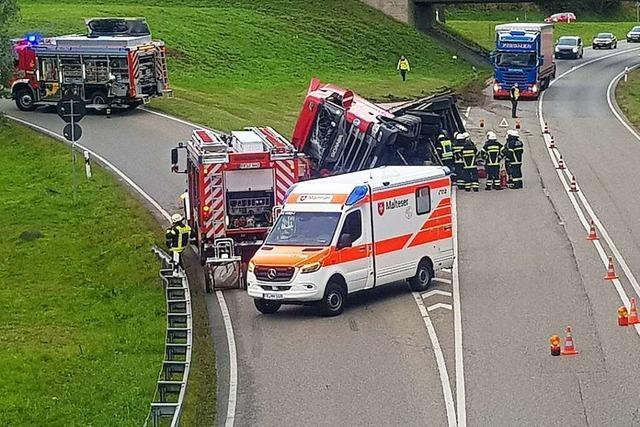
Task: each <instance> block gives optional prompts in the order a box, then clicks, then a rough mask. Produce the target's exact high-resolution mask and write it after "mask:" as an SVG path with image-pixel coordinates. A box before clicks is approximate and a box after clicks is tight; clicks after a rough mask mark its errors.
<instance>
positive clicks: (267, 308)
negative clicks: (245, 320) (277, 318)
mask: <svg viewBox="0 0 640 427" xmlns="http://www.w3.org/2000/svg"><path fill="white" fill-rule="evenodd" d="M253 303H254V304H255V306H256V308H257V309H258V311H259V312H260V313H263V314H273V313H275V312H276V311H278V310H280V307H282V303H280V302H278V301H269V300H266V299H254V300H253Z"/></svg>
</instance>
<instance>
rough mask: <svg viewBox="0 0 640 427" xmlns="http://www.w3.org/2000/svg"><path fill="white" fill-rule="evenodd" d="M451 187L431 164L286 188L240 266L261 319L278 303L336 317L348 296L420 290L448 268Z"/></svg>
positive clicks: (443, 171)
mask: <svg viewBox="0 0 640 427" xmlns="http://www.w3.org/2000/svg"><path fill="white" fill-rule="evenodd" d="M451 218H452V217H451V180H450V177H449V174H448V169H446V168H442V167H438V166H385V167H380V168H376V169H371V170H366V171H360V172H354V173H349V174H344V175H337V176H332V177H328V178H320V179H315V180H311V181H304V182H300V183H298V184H295V185H294V186H293V187H291V188H290V189H289V194H288V195H287V196H286V197H285V204H284V206H283V208H282V212H281V214H280V216H279V217H278V220H277V221H276V223H275V225H274V226H273V228H272V229H271V231H270V233H269V235H268V237H267V239H266V240H265V243H264V244H263V246H262V247H261V248H260V249H259V250H258V252H257V253H256V254H255V255H254V257H253V258H252V259H251V261H250V262H249V266H248V272H247V285H248V286H247V290H248V293H249V296H251V297H252V298H254V302H255V305H256V308H257V309H258V310H259V311H260V312H262V313H274V312H276V311H277V310H278V309H279V308H280V306H281V305H282V304H305V305H307V304H309V305H310V304H318V305H319V306H320V308H321V309H322V312H323V314H325V315H327V316H335V315H338V314H340V313H341V312H342V310H343V307H344V303H345V300H346V298H347V294H351V293H353V292H358V291H361V290H365V289H371V288H373V287H375V286H380V285H384V284H386V283H391V282H396V281H399V280H405V279H407V280H408V281H409V284H410V286H411V288H412V289H413V290H416V291H422V290H425V289H426V288H427V287H428V286H429V283H430V282H431V278H432V277H433V276H434V273H435V271H437V270H439V269H442V268H450V267H451V266H452V265H453V229H452V222H451Z"/></svg>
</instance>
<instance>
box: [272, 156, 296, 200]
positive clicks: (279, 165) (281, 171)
mask: <svg viewBox="0 0 640 427" xmlns="http://www.w3.org/2000/svg"><path fill="white" fill-rule="evenodd" d="M295 166H296V162H295V160H277V161H275V162H273V168H274V169H275V174H276V204H277V205H281V204H283V203H284V196H285V194H286V193H287V190H288V189H289V188H291V186H292V185H293V184H294V183H295V182H296V181H297V179H296V169H295Z"/></svg>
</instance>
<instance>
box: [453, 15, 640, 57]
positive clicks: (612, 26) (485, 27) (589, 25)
mask: <svg viewBox="0 0 640 427" xmlns="http://www.w3.org/2000/svg"><path fill="white" fill-rule="evenodd" d="M506 22H510V21H509V20H491V21H454V20H448V21H447V26H448V28H450V29H452V30H453V31H454V32H456V33H458V34H460V35H462V36H463V37H465V38H467V39H470V40H473V41H475V42H476V43H478V44H480V45H481V46H482V47H484V48H486V49H487V50H493V49H494V47H495V27H496V25H498V24H504V23H506ZM635 25H636V23H634V22H574V23H571V24H556V25H555V31H554V37H555V39H558V38H559V37H562V36H569V35H571V36H580V37H582V40H583V43H584V44H585V46H590V45H591V39H592V38H593V37H594V36H595V35H596V34H597V33H599V32H612V33H614V34H615V35H616V37H618V40H625V38H626V35H627V33H628V32H629V30H630V29H631V28H633V27H634V26H635Z"/></svg>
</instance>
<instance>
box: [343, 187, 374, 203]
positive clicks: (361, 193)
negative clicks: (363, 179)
mask: <svg viewBox="0 0 640 427" xmlns="http://www.w3.org/2000/svg"><path fill="white" fill-rule="evenodd" d="M368 193H369V188H368V187H367V186H366V185H358V186H357V187H356V188H354V189H353V190H352V191H351V193H350V194H349V197H347V201H346V202H345V203H344V204H345V206H351V205H355V204H356V203H358V202H359V201H360V200H362V199H364V198H365V196H366V195H367V194H368Z"/></svg>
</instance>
